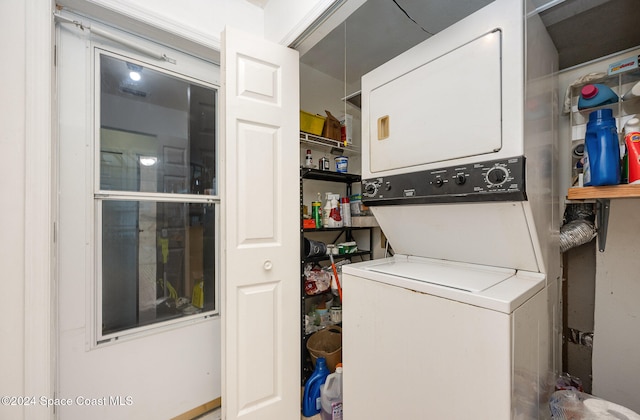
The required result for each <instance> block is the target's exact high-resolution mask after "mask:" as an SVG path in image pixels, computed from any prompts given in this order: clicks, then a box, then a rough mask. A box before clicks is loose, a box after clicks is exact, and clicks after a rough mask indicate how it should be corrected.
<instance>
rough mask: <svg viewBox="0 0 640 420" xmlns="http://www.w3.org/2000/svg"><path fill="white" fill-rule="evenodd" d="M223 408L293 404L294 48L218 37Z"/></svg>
mask: <svg viewBox="0 0 640 420" xmlns="http://www.w3.org/2000/svg"><path fill="white" fill-rule="evenodd" d="M221 70H222V95H221V98H222V101H221V103H222V107H221V109H222V112H223V114H224V116H223V118H222V136H221V138H222V139H224V149H225V150H224V151H223V156H224V157H225V159H224V160H225V162H224V164H225V168H224V173H225V175H226V176H225V183H224V191H223V197H224V198H223V203H224V204H223V205H224V214H223V223H222V225H223V227H224V229H225V232H224V233H223V238H224V243H225V247H226V255H225V258H224V262H223V276H222V278H223V294H222V297H223V300H222V301H223V303H222V313H223V342H224V348H223V396H222V400H223V404H222V405H223V410H224V416H225V417H224V418H226V419H256V420H268V419H274V420H275V419H293V418H296V417H297V416H299V412H300V387H299V381H300V372H299V366H300V363H299V359H300V351H299V348H300V346H299V340H300V333H299V331H300V326H299V320H300V315H299V312H300V305H299V303H298V302H299V301H298V300H299V297H300V295H299V293H300V283H299V279H300V276H299V265H298V256H299V253H300V249H299V233H298V228H299V222H298V217H299V209H298V203H299V200H298V194H299V193H298V188H299V182H298V170H299V163H298V148H299V146H298V131H299V117H298V115H299V114H298V111H299V92H298V89H299V86H298V79H299V76H298V53H297V51H294V50H291V49H289V48H285V47H283V46H280V45H276V44H272V43H269V42H266V41H264V40H262V39H258V38H254V37H252V36H249V35H246V34H244V33H242V32H239V31H237V30H234V29H230V28H227V29H225V32H224V33H223V36H222V66H221Z"/></svg>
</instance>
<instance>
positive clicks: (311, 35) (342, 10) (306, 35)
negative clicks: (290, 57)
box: [282, 0, 366, 56]
mask: <svg viewBox="0 0 640 420" xmlns="http://www.w3.org/2000/svg"><path fill="white" fill-rule="evenodd" d="M365 2H366V0H342V1H341V2H340V4H339V5H338V6H337V7H336V8H335V10H333V11H332V12H331V13H330V15H329V16H328V17H327V18H326V19H324V20H323V21H321V22H317V24H313V22H309V21H307V20H306V19H305V20H304V24H306V25H307V26H306V27H303V28H302V29H303V30H302V31H300V32H299V34H298V35H299V36H298V38H296V39H291V41H290V42H289V43H287V44H284V41H283V43H282V44H283V45H289V47H291V48H294V49H296V50H298V52H299V53H300V56H303V55H304V54H306V53H307V52H309V50H310V49H311V48H313V47H314V46H315V45H316V44H317V43H318V42H320V41H321V40H322V39H323V38H324V37H325V36H327V35H328V34H329V33H330V32H331V31H332V30H334V29H335V28H337V27H338V25H340V24H342V23H343V22H345V21H346V20H347V18H348V17H349V16H350V15H351V14H352V13H353V12H355V11H356V10H358V8H359V7H360V6H362V5H363V4H364V3H365ZM317 18H320V16H317ZM312 24H313V26H312ZM300 26H301V25H299V27H298V29H300ZM288 36H289V35H288Z"/></svg>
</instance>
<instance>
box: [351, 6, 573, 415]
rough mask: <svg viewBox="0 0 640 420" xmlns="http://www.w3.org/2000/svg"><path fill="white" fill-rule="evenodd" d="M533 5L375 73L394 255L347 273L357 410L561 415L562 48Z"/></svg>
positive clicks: (368, 131) (367, 116)
mask: <svg viewBox="0 0 640 420" xmlns="http://www.w3.org/2000/svg"><path fill="white" fill-rule="evenodd" d="M527 4H528V1H526V0H522V1H521V0H496V1H494V2H493V3H491V4H489V5H488V6H486V7H485V8H483V9H481V10H479V11H477V12H476V13H474V14H472V15H470V16H469V17H467V18H465V19H463V20H461V21H460V22H458V23H456V24H455V25H453V26H451V27H449V28H447V29H445V30H444V31H442V32H440V33H438V34H437V35H435V36H433V37H431V38H430V39H428V40H427V41H425V42H423V43H422V44H419V45H418V46H416V47H414V48H412V49H411V50H409V51H407V52H406V53H404V54H402V55H400V56H398V57H396V58H395V59H393V60H391V61H389V62H387V63H385V64H384V65H382V66H380V67H379V68H377V69H376V70H373V71H372V72H370V73H369V74H367V75H365V76H364V77H363V79H362V116H363V118H362V121H363V122H362V132H363V158H362V161H363V164H362V177H363V201H364V202H365V204H367V205H368V206H370V207H371V209H372V211H373V213H374V215H375V216H376V219H377V220H378V223H379V224H380V227H381V228H382V230H383V232H384V233H385V235H386V237H387V238H388V239H389V242H390V244H391V246H392V248H393V250H394V251H395V256H394V257H393V258H388V259H384V260H374V261H369V262H364V263H358V264H350V265H347V266H344V267H343V272H344V276H343V281H342V285H343V298H344V301H343V330H344V335H343V349H342V351H343V362H344V365H345V371H344V376H343V378H344V401H345V403H344V412H345V416H347V417H348V418H353V419H365V418H366V419H369V418H370V419H389V418H398V419H430V418H433V419H453V420H455V419H460V420H467V419H492V420H496V419H510V418H522V419H534V418H547V417H548V414H549V410H548V397H549V396H550V394H551V392H552V391H553V383H554V375H555V373H556V372H557V370H558V369H559V366H560V358H559V354H560V337H561V335H560V334H561V328H560V325H561V323H560V318H559V316H560V315H559V314H560V304H559V293H558V288H559V283H560V282H559V276H560V252H559V248H558V229H559V226H560V220H559V218H558V209H559V206H558V204H557V201H556V200H557V198H556V197H554V195H557V187H556V182H555V180H554V176H555V173H554V168H555V156H554V142H555V138H556V134H555V125H554V124H553V122H552V121H553V118H554V116H555V115H557V114H555V112H554V101H553V98H554V95H555V92H554V88H555V82H554V80H555V77H554V76H555V73H554V71H555V69H556V68H557V54H556V51H555V48H554V46H553V43H552V42H551V40H550V39H549V37H548V34H547V33H546V30H545V28H544V25H542V23H541V21H540V19H539V17H538V16H537V15H535V14H533V13H527V12H529V11H530V9H532V8H528V7H527ZM530 57H534V58H535V59H530Z"/></svg>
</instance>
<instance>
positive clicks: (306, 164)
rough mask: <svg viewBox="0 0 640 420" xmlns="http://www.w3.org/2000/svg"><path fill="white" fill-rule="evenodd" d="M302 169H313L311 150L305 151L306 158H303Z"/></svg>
mask: <svg viewBox="0 0 640 420" xmlns="http://www.w3.org/2000/svg"><path fill="white" fill-rule="evenodd" d="M304 167H305V168H313V157H312V156H311V150H310V149H307V156H305V158H304Z"/></svg>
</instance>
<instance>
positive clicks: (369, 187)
mask: <svg viewBox="0 0 640 420" xmlns="http://www.w3.org/2000/svg"><path fill="white" fill-rule="evenodd" d="M376 192H378V187H376V185H375V184H373V183H369V182H368V183H366V184H365V185H364V195H366V196H369V197H373V196H374V195H376Z"/></svg>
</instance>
